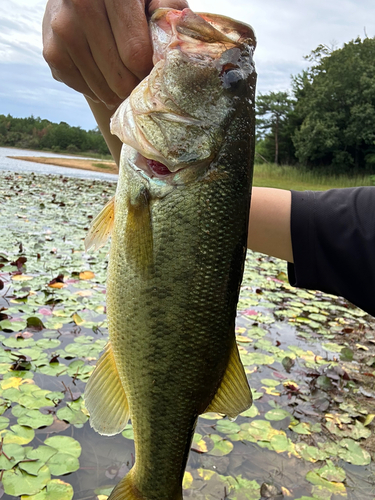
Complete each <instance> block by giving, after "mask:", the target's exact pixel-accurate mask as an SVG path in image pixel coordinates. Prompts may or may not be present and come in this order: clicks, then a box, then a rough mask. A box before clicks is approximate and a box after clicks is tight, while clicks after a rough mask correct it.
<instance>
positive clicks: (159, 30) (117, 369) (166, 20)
mask: <svg viewBox="0 0 375 500" xmlns="http://www.w3.org/2000/svg"><path fill="white" fill-rule="evenodd" d="M219 28H220V29H219ZM229 28H230V29H231V31H229ZM151 30H152V31H151V32H152V36H153V40H154V47H155V53H156V59H157V58H159V60H156V61H155V62H156V64H155V68H154V70H153V72H152V73H151V74H150V76H149V77H148V78H147V79H146V80H145V81H143V82H142V83H141V84H140V85H139V87H137V89H135V91H133V94H132V95H131V96H130V98H129V99H128V100H127V102H126V103H124V105H123V109H122V110H121V107H120V108H119V110H118V111H117V113H116V115H115V117H114V119H113V125H112V127H113V130H114V131H115V132H116V133H117V134H118V135H119V136H120V138H121V139H122V140H123V141H124V142H127V144H128V145H124V146H123V150H122V157H121V165H120V174H119V181H118V186H117V191H116V195H115V199H114V200H113V202H111V203H109V204H108V205H107V206H106V207H105V208H104V210H103V212H102V214H100V215H99V217H98V218H97V220H96V221H94V223H93V226H92V228H91V230H90V233H89V235H88V238H87V246H88V247H90V246H99V245H100V244H102V243H103V242H104V241H105V240H106V238H107V237H108V236H109V234H111V238H112V240H111V249H110V256H109V267H108V279H107V315H108V323H109V337H110V341H109V343H108V346H107V348H106V351H105V353H104V354H103V356H102V357H101V359H100V360H99V363H98V365H97V367H96V369H95V370H94V373H93V375H92V376H91V378H90V380H89V383H88V386H87V390H86V404H87V408H88V409H89V411H90V414H91V425H92V426H93V427H94V428H95V429H96V430H97V431H98V432H100V433H102V434H106V435H113V434H116V433H118V432H121V430H123V428H124V427H125V425H126V424H127V422H128V419H129V417H130V418H131V421H132V424H133V429H134V440H135V452H136V461H135V465H134V467H133V468H132V469H131V470H130V472H129V473H128V475H127V476H126V477H125V478H124V479H123V480H122V481H121V482H120V483H119V484H118V485H117V487H116V488H115V489H114V491H113V492H112V494H111V496H110V500H125V499H150V500H156V499H157V500H177V499H182V480H183V475H184V470H185V466H186V462H187V458H188V454H189V450H190V445H191V440H192V437H193V434H194V429H195V425H196V421H197V418H198V416H199V415H200V414H202V413H204V412H206V411H216V412H220V413H224V414H226V415H229V416H230V417H235V416H236V415H238V414H239V413H240V412H242V411H244V410H245V409H247V408H248V407H249V406H250V405H251V402H252V399H251V391H250V388H249V386H248V383H247V380H246V375H245V372H244V369H243V366H242V364H241V361H240V359H239V354H238V349H237V346H236V341H235V317H236V306H237V301H238V295H239V289H240V284H241V280H242V274H243V266H244V259H245V254H246V241H247V227H248V216H249V205H250V193H251V178H252V165H253V153H254V148H253V144H254V106H253V101H254V87H255V71H254V67H253V63H252V58H251V55H252V50H253V48H254V36H253V33H252V30H251V29H250V27H248V26H245V25H242V24H240V23H237V22H235V21H232V20H229V19H228V18H222V17H220V16H210V15H208V14H204V15H200V16H198V15H197V14H193V13H192V12H191V11H190V10H188V9H185V10H184V11H182V12H179V11H174V10H168V9H162V10H159V11H156V13H155V14H154V16H153V18H152V19H151ZM194 30H195V31H194ZM220 30H221V31H220ZM165 33H166V34H167V35H168V36H166V35H164V34H165ZM168 37H169V38H168ZM207 40H208V42H207ZM197 45H198V46H199V47H198V49H199V50H197ZM205 46H208V48H207V50H206V51H205V52H204V53H207V52H208V53H209V55H208V56H207V57H202V50H203V49H204V48H205ZM162 56H163V57H162ZM231 71H232V72H236V74H234V75H229V73H230V72H231ZM228 75H229V76H228ZM218 106H219V108H220V109H217V107H218Z"/></svg>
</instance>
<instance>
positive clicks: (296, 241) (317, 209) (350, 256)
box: [288, 187, 375, 316]
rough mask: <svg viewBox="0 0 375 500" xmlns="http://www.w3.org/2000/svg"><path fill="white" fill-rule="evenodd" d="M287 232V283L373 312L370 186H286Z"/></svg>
mask: <svg viewBox="0 0 375 500" xmlns="http://www.w3.org/2000/svg"><path fill="white" fill-rule="evenodd" d="M291 234H292V248H293V259H294V264H290V263H289V264H288V275H289V282H290V284H291V285H293V286H298V287H301V288H308V289H310V290H321V291H323V292H327V293H330V294H333V295H340V296H342V297H345V298H346V299H348V300H349V301H350V302H352V303H353V304H355V305H356V306H358V307H360V308H362V309H363V310H364V311H366V312H368V313H369V314H371V315H373V316H375V187H359V188H347V189H331V190H329V191H304V192H297V191H292V212H291Z"/></svg>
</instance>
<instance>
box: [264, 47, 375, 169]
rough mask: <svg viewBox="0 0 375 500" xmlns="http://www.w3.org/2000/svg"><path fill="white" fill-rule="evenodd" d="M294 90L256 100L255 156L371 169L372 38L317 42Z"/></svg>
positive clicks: (374, 130) (374, 121)
mask: <svg viewBox="0 0 375 500" xmlns="http://www.w3.org/2000/svg"><path fill="white" fill-rule="evenodd" d="M306 58H307V59H308V60H309V62H310V63H311V66H310V67H309V68H308V69H307V70H305V71H303V72H302V73H300V74H298V75H297V76H294V77H292V91H291V92H290V93H288V92H269V93H268V94H260V95H258V97H257V101H256V113H257V146H256V161H267V162H272V163H277V164H296V165H299V166H303V167H308V168H310V169H312V168H314V169H318V168H322V169H325V170H328V169H329V170H331V171H332V172H335V173H350V172H355V171H368V172H375V38H365V39H363V40H361V39H360V38H357V39H356V40H352V41H350V42H348V43H346V44H345V45H344V46H343V47H342V48H339V49H337V48H329V47H327V46H324V45H319V46H318V47H317V48H316V49H315V50H313V51H312V52H311V54H310V55H309V56H307V57H306Z"/></svg>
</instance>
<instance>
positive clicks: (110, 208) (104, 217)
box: [85, 196, 115, 252]
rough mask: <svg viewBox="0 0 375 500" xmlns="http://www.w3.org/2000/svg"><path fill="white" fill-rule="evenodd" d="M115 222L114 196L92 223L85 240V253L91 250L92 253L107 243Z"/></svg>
mask: <svg viewBox="0 0 375 500" xmlns="http://www.w3.org/2000/svg"><path fill="white" fill-rule="evenodd" d="M114 222H115V196H114V197H113V198H111V199H110V200H109V202H108V203H107V204H106V205H105V206H104V208H103V209H102V211H101V212H100V213H99V215H97V216H96V217H95V219H94V220H93V221H92V224H91V226H90V229H89V231H88V233H87V235H86V238H85V249H86V252H87V251H88V250H90V248H92V249H93V250H94V251H95V250H98V249H99V248H100V247H102V246H103V245H105V244H106V243H107V240H108V238H109V237H110V236H111V233H112V229H113V224H114Z"/></svg>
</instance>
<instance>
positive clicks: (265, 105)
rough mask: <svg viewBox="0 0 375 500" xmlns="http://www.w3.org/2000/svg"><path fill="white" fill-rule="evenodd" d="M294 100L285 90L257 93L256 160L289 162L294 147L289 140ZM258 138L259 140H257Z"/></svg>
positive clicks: (292, 155) (292, 156)
mask: <svg viewBox="0 0 375 500" xmlns="http://www.w3.org/2000/svg"><path fill="white" fill-rule="evenodd" d="M293 104H294V101H293V100H292V99H290V97H289V95H288V93H287V92H269V93H268V94H259V95H258V97H257V100H256V115H257V122H256V125H257V136H258V142H257V148H256V151H257V153H258V154H257V160H259V161H260V160H261V159H262V158H263V159H265V160H267V161H269V162H274V163H276V164H278V163H291V162H292V159H293V158H294V147H293V143H292V140H291V132H292V131H291V130H290V124H291V115H292V112H293ZM259 139H260V140H259Z"/></svg>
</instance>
